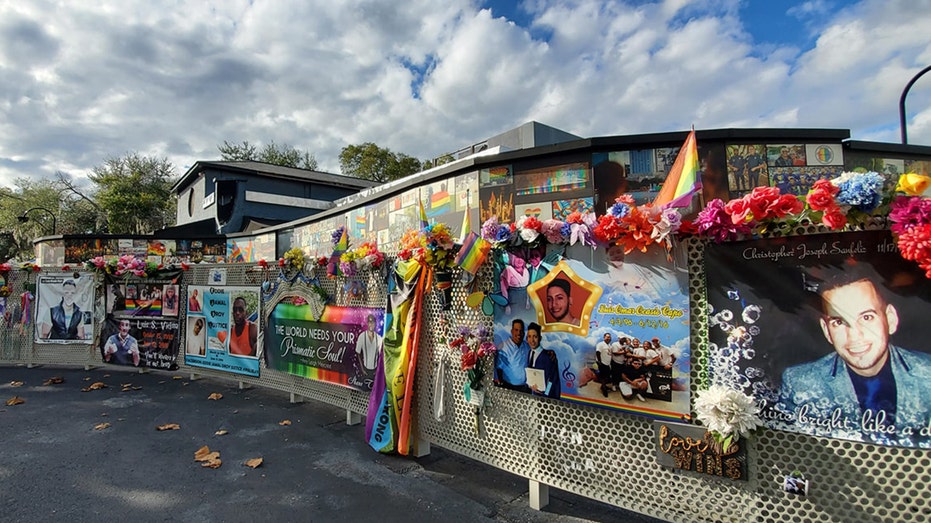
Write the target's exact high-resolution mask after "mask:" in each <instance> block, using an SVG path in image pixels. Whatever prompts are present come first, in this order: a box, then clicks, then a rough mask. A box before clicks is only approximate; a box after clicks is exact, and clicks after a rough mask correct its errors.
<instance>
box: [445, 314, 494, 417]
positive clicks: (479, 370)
mask: <svg viewBox="0 0 931 523" xmlns="http://www.w3.org/2000/svg"><path fill="white" fill-rule="evenodd" d="M449 348H451V349H452V350H454V351H459V352H460V365H461V369H462V370H464V371H465V372H466V376H467V377H468V381H467V383H466V384H465V389H464V392H465V394H466V401H467V402H468V403H469V404H470V405H472V408H473V413H474V414H475V417H474V420H475V424H474V427H475V434H480V432H481V430H480V428H479V427H480V425H479V420H480V418H481V415H482V408H483V407H484V406H485V391H484V390H482V389H483V387H484V378H485V366H486V361H487V360H488V359H489V358H491V359H492V361H493V359H494V355H495V352H497V350H498V348H497V347H495V344H494V343H492V341H491V331H490V330H489V329H488V328H486V327H485V326H484V325H480V326H479V327H477V328H475V329H473V328H471V327H468V326H465V325H463V326H460V327H459V330H458V336H456V337H455V338H453V339H452V341H450V342H449Z"/></svg>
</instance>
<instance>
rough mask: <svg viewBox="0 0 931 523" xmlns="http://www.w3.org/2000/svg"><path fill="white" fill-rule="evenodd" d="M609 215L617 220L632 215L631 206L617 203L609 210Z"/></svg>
mask: <svg viewBox="0 0 931 523" xmlns="http://www.w3.org/2000/svg"><path fill="white" fill-rule="evenodd" d="M608 214H610V215H611V216H614V217H615V218H623V217H625V216H627V215H628V214H630V206H629V205H627V204H626V203H615V204H614V205H612V206H611V208H610V209H608Z"/></svg>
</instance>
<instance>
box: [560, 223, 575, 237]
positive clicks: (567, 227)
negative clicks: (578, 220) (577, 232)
mask: <svg viewBox="0 0 931 523" xmlns="http://www.w3.org/2000/svg"><path fill="white" fill-rule="evenodd" d="M559 232H560V234H562V237H563V238H569V237H570V236H572V224H571V223H569V222H563V224H562V230H561V231H559Z"/></svg>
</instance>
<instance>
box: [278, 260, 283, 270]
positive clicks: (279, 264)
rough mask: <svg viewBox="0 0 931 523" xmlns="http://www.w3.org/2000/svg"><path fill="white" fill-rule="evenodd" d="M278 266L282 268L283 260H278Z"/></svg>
mask: <svg viewBox="0 0 931 523" xmlns="http://www.w3.org/2000/svg"><path fill="white" fill-rule="evenodd" d="M278 266H279V267H282V268H283V267H284V258H278Z"/></svg>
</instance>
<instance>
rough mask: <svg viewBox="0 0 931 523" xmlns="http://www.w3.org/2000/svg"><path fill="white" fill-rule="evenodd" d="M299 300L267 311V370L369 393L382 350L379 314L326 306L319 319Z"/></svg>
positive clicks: (381, 314)
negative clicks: (268, 313) (268, 312)
mask: <svg viewBox="0 0 931 523" xmlns="http://www.w3.org/2000/svg"><path fill="white" fill-rule="evenodd" d="M313 309H314V308H313V307H311V306H310V305H309V304H308V303H307V302H306V301H305V300H304V298H302V297H300V296H285V297H284V298H283V299H282V300H281V301H279V302H278V303H277V304H276V305H275V306H274V309H273V310H272V311H271V314H270V315H269V319H268V328H267V330H266V334H265V358H266V362H267V364H268V367H269V368H272V369H276V370H280V371H284V372H287V373H289V374H294V375H296V376H301V377H304V378H310V379H315V380H320V381H326V382H329V383H336V384H338V385H343V386H345V387H349V388H352V389H356V390H361V391H365V392H369V391H371V390H372V384H373V382H374V380H375V368H376V364H377V361H378V360H377V358H378V357H379V355H380V353H381V350H382V336H381V332H382V329H383V328H384V311H383V310H380V309H370V308H362V307H340V306H336V305H327V306H325V307H324V309H323V313H322V315H321V316H320V318H319V319H316V320H315V319H314V314H313Z"/></svg>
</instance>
